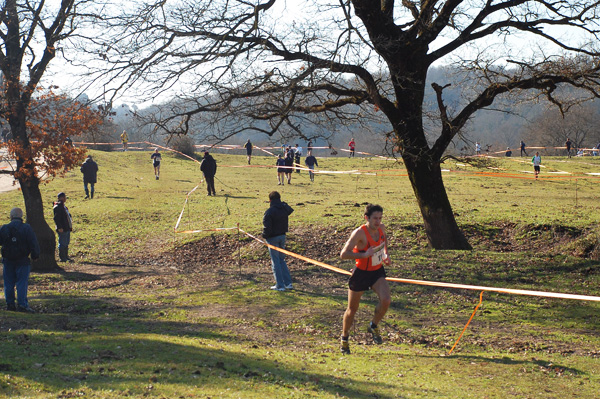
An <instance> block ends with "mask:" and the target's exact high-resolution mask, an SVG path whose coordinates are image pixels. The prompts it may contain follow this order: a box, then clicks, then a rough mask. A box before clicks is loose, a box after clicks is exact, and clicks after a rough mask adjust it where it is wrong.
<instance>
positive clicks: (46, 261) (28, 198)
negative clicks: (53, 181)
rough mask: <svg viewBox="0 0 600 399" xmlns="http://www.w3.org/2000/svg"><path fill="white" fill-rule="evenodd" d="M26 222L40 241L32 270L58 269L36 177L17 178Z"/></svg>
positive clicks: (52, 232)
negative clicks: (23, 203)
mask: <svg viewBox="0 0 600 399" xmlns="http://www.w3.org/2000/svg"><path fill="white" fill-rule="evenodd" d="M19 183H20V184H21V190H22V191H23V199H24V200H25V212H26V214H27V223H29V224H30V225H31V227H32V228H33V231H34V232H35V235H36V237H37V239H38V242H39V243H40V258H39V259H38V260H36V261H34V262H33V263H32V265H31V268H32V270H33V271H36V272H41V271H55V270H58V269H60V268H59V267H58V265H57V264H56V259H55V254H56V249H55V248H56V237H55V235H54V231H53V230H52V229H51V228H50V226H49V225H48V223H47V222H46V219H45V218H44V203H43V200H42V194H41V192H40V187H39V182H38V180H37V178H32V179H27V180H24V179H22V180H19Z"/></svg>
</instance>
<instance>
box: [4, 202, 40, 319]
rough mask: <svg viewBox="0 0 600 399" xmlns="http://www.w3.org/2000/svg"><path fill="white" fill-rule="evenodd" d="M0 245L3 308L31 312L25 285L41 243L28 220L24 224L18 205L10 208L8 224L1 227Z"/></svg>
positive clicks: (38, 253) (26, 285)
mask: <svg viewBox="0 0 600 399" xmlns="http://www.w3.org/2000/svg"><path fill="white" fill-rule="evenodd" d="M0 244H1V245H2V263H3V265H4V270H3V271H4V298H5V299H6V310H12V311H14V310H18V311H20V312H29V313H33V310H32V309H31V308H30V307H29V303H28V301H27V288H28V284H29V282H28V281H29V272H30V270H31V263H30V261H29V256H30V255H31V258H32V259H34V260H35V259H37V258H39V257H40V245H39V244H38V240H37V238H36V236H35V233H34V232H33V229H32V228H31V226H30V225H28V224H27V223H23V211H22V210H21V208H13V209H12V210H11V211H10V223H9V224H5V225H4V226H2V228H0ZM15 286H16V288H17V296H18V297H17V305H15Z"/></svg>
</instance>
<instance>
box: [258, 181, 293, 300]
mask: <svg viewBox="0 0 600 399" xmlns="http://www.w3.org/2000/svg"><path fill="white" fill-rule="evenodd" d="M269 204H270V207H269V209H267V211H266V212H265V214H264V217H263V226H264V228H263V233H262V235H263V238H264V239H265V240H267V243H269V245H272V246H273V247H276V248H282V249H285V233H287V231H288V216H289V215H290V214H291V213H292V212H294V210H293V209H292V207H291V206H289V205H288V204H286V203H285V202H282V201H281V195H280V194H279V193H278V192H277V191H273V192H271V193H270V194H269ZM269 255H270V256H271V266H272V269H273V276H274V277H275V285H274V286H272V287H271V289H272V290H277V291H285V290H291V289H293V286H292V276H291V275H290V270H289V269H288V267H287V264H286V262H285V254H284V253H283V252H279V251H277V250H276V249H273V248H270V247H269Z"/></svg>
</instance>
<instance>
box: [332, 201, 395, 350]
mask: <svg viewBox="0 0 600 399" xmlns="http://www.w3.org/2000/svg"><path fill="white" fill-rule="evenodd" d="M382 215H383V208H382V207H381V206H379V205H373V204H369V205H367V208H366V209H365V221H366V223H365V224H364V225H362V226H360V227H359V228H358V229H356V230H354V231H353V232H352V234H351V235H350V239H348V241H347V242H346V245H344V248H343V249H342V252H341V253H340V257H341V258H342V259H356V267H355V268H354V269H353V270H352V276H350V280H349V281H348V308H347V309H346V312H345V313H344V321H343V327H342V353H344V354H350V346H349V344H348V335H349V333H350V327H351V326H352V323H353V322H354V315H355V314H356V311H357V310H358V305H359V303H360V298H361V297H362V294H363V293H364V292H365V291H366V290H368V289H369V288H371V289H372V290H373V291H375V293H376V294H377V296H378V297H379V303H378V304H377V306H376V307H375V314H374V315H373V319H372V320H371V323H370V324H369V326H368V327H367V331H368V332H369V333H371V335H372V336H373V342H375V343H376V344H381V343H382V342H383V340H382V338H381V334H380V333H379V328H378V327H377V324H379V322H380V321H381V319H382V318H383V316H384V315H385V313H386V312H387V310H388V308H389V306H390V303H391V296H390V286H389V285H388V282H387V281H386V279H385V269H384V268H383V264H384V263H385V264H386V265H390V263H391V261H390V257H389V255H388V249H387V237H386V233H385V226H384V225H383V224H382V223H381V218H382Z"/></svg>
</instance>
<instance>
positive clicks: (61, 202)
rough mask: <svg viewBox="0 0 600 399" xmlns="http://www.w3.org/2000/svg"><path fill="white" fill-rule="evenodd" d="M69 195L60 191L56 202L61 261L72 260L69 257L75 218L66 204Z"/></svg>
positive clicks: (55, 209)
mask: <svg viewBox="0 0 600 399" xmlns="http://www.w3.org/2000/svg"><path fill="white" fill-rule="evenodd" d="M65 202H67V195H66V194H65V193H58V200H57V201H56V202H55V203H54V209H53V210H54V223H55V224H56V232H57V233H58V257H59V258H60V261H61V262H72V261H73V260H72V259H71V258H69V242H70V241H71V231H73V218H72V217H71V213H69V208H67V207H66V206H65Z"/></svg>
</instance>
